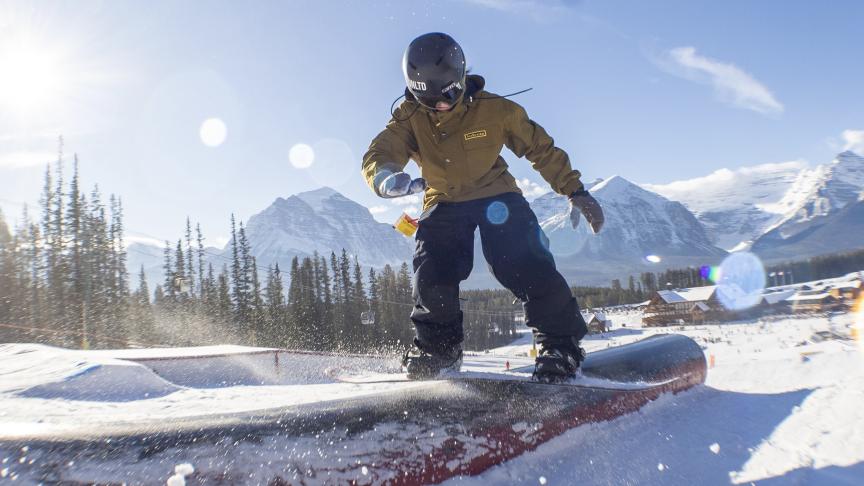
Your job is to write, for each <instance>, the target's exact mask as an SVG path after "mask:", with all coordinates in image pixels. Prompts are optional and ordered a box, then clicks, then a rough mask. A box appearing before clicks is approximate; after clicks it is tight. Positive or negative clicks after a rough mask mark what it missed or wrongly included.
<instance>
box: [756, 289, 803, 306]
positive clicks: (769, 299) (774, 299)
mask: <svg viewBox="0 0 864 486" xmlns="http://www.w3.org/2000/svg"><path fill="white" fill-rule="evenodd" d="M793 295H795V291H794V290H791V289H790V290H781V291H780V292H766V293H764V294H762V300H763V301H764V302H765V303H766V304H768V305H774V304H776V303H778V302H782V301H784V300H787V299H788V298H789V297H791V296H793Z"/></svg>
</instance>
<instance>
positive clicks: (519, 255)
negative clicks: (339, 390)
mask: <svg viewBox="0 0 864 486" xmlns="http://www.w3.org/2000/svg"><path fill="white" fill-rule="evenodd" d="M402 71H403V74H404V75H405V82H406V84H407V88H406V90H405V101H403V102H402V103H401V104H400V105H399V107H398V108H397V109H396V110H394V111H393V113H392V118H391V120H390V122H389V123H388V124H387V127H386V128H385V129H384V130H383V131H382V132H381V133H379V134H378V135H377V136H376V137H375V139H374V140H373V141H372V143H371V145H370V146H369V150H368V151H367V152H366V154H365V155H364V156H363V168H362V173H363V176H364V177H365V179H366V181H367V183H368V184H369V186H370V187H371V188H372V190H373V191H375V193H376V194H377V195H378V196H380V197H384V198H395V197H402V196H407V195H411V194H417V193H421V192H422V193H424V199H423V212H422V214H421V215H420V218H419V228H418V230H417V234H416V241H417V244H416V249H415V253H414V261H413V266H414V295H413V297H414V309H413V311H412V312H411V320H412V321H413V322H414V327H415V329H416V338H415V339H414V345H415V348H414V349H412V350H411V351H409V352H408V353H406V355H405V358H404V360H403V365H404V366H405V368H406V370H407V372H408V375H409V377H412V378H418V379H423V378H430V377H434V376H436V375H437V374H438V373H439V372H440V371H442V370H447V369H454V370H458V369H459V367H460V366H461V363H462V344H461V343H462V341H463V330H462V311H461V310H460V305H459V283H460V282H461V281H463V280H465V279H466V278H468V276H469V274H470V272H471V268H472V266H473V254H474V250H473V243H474V230H475V229H476V228H478V227H479V228H480V238H481V241H482V247H483V255H484V257H485V258H486V261H487V263H488V264H489V266H490V268H491V271H492V274H493V275H494V276H495V278H496V279H497V280H498V281H499V282H500V283H501V284H502V285H503V286H504V287H506V288H508V289H509V290H510V291H512V292H513V294H514V295H516V296H517V297H518V298H519V299H520V300H521V301H522V303H523V307H524V309H525V319H526V323H527V325H528V326H530V327H532V328H534V335H535V338H536V341H537V343H538V344H539V346H540V352H539V354H538V356H537V361H536V365H535V370H534V378H535V379H537V380H540V381H550V382H551V381H561V380H566V379H567V378H569V377H571V376H573V375H574V374H575V373H576V370H577V369H578V367H579V364H580V363H581V361H582V360H583V359H584V352H583V351H582V349H581V348H580V347H579V342H580V340H581V339H582V337H583V336H585V334H586V333H587V326H586V324H585V321H584V319H583V318H582V315H581V313H580V312H579V307H578V304H577V302H576V299H575V298H574V297H573V295H572V293H571V291H570V288H569V286H568V284H567V282H566V281H565V280H564V277H563V276H561V274H560V273H559V272H558V271H557V270H556V268H555V262H554V260H553V257H552V254H551V253H550V252H549V249H548V240H547V239H546V236H545V234H544V233H543V231H542V230H541V228H540V226H539V224H538V222H537V217H536V216H535V215H534V212H533V211H532V210H531V208H530V206H529V205H528V202H527V201H526V200H525V198H524V197H523V196H522V193H521V191H520V190H519V188H518V187H517V185H516V180H515V179H514V177H513V176H512V175H511V174H510V172H508V170H507V163H506V162H505V161H504V159H503V158H502V157H501V156H500V152H501V150H502V148H503V147H504V146H507V148H509V149H510V150H511V151H512V152H513V153H514V154H516V155H517V156H519V157H525V158H527V159H528V160H529V161H530V162H531V164H532V166H533V167H534V169H536V170H537V171H538V172H540V175H541V176H542V177H543V178H544V179H545V180H546V181H547V182H548V183H549V184H550V185H551V186H552V189H553V190H554V191H555V192H557V193H558V194H561V195H564V196H567V197H569V199H570V220H571V223H572V225H573V227H574V228H575V227H576V226H577V225H578V223H579V219H580V214H581V215H584V216H585V219H587V220H588V223H589V225H590V226H591V228H592V230H593V231H594V232H595V233H596V232H598V231H600V228H601V227H602V225H603V221H604V219H603V211H602V209H601V208H600V205H599V204H598V203H597V200H596V199H594V198H593V197H592V196H591V195H590V194H589V193H588V191H586V190H585V188H584V187H583V185H582V182H581V181H580V180H579V178H580V173H579V171H576V170H573V169H572V168H571V166H570V160H569V158H568V156H567V154H566V153H565V152H564V151H563V150H561V149H560V148H558V147H556V146H555V144H554V141H553V140H552V138H551V137H550V136H549V135H548V134H547V133H546V131H545V130H544V129H543V128H542V127H541V126H540V125H538V124H537V123H535V122H534V121H532V120H531V119H530V118H528V115H527V114H526V112H525V110H524V109H523V108H522V107H521V106H520V105H519V104H517V103H515V102H513V101H511V100H509V99H507V98H506V97H503V96H498V95H495V94H493V93H490V92H488V91H485V90H484V85H485V80H484V79H483V78H482V77H481V76H477V75H468V74H467V69H466V64H465V56H464V54H463V52H462V48H461V47H460V46H459V44H457V43H456V41H455V40H454V39H453V38H452V37H450V36H449V35H447V34H442V33H429V34H425V35H422V36H420V37H418V38H416V39H414V41H412V42H411V44H410V45H409V46H408V48H407V49H406V51H405V54H404V56H403V59H402ZM409 159H412V160H414V161H415V162H416V163H417V165H418V166H419V167H420V173H421V177H420V178H417V179H412V178H411V176H410V175H409V174H406V173H405V172H403V170H404V168H405V166H406V165H407V163H408V161H409Z"/></svg>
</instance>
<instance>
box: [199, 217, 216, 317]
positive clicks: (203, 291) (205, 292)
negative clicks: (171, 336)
mask: <svg viewBox="0 0 864 486" xmlns="http://www.w3.org/2000/svg"><path fill="white" fill-rule="evenodd" d="M195 232H196V233H197V240H198V298H199V299H201V301H202V302H205V303H206V302H207V301H209V300H210V296H209V294H210V292H212V289H213V287H212V285H210V283H211V281H212V280H213V267H212V266H210V268H209V269H208V278H207V281H205V280H204V234H203V233H202V232H201V223H197V224H196V225H195Z"/></svg>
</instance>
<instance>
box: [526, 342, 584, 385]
mask: <svg viewBox="0 0 864 486" xmlns="http://www.w3.org/2000/svg"><path fill="white" fill-rule="evenodd" d="M583 361H585V350H583V349H582V348H581V347H579V346H578V344H574V343H569V342H568V343H564V344H546V345H541V347H540V353H539V354H538V356H537V360H536V361H535V364H534V374H533V375H532V376H531V379H532V380H534V381H537V382H540V383H562V382H565V381H567V380H569V379H571V378H574V377H575V376H576V372H577V371H578V370H579V366H580V365H581V364H582V362H583Z"/></svg>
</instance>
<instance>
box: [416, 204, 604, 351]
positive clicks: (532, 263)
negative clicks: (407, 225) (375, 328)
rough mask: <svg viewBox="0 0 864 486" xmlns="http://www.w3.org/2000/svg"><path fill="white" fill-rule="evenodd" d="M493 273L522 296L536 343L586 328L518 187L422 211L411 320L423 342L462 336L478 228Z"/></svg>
mask: <svg viewBox="0 0 864 486" xmlns="http://www.w3.org/2000/svg"><path fill="white" fill-rule="evenodd" d="M477 227H479V228H480V239H481V242H482V245H483V256H484V257H485V258H486V262H487V263H488V264H489V267H490V268H491V270H492V274H493V275H494V276H495V278H496V279H497V280H498V281H499V282H500V283H501V285H503V286H504V287H506V288H507V289H509V290H510V291H511V292H513V294H515V295H516V297H518V298H519V299H520V300H521V301H522V305H523V308H524V309H525V320H526V323H527V325H528V326H530V327H532V328H534V334H535V336H536V338H537V342H538V343H549V344H552V343H553V342H554V341H556V340H560V341H567V342H571V341H572V340H573V339H575V340H577V341H578V340H580V339H582V337H583V336H585V334H586V333H587V332H588V329H587V326H586V324H585V320H584V319H583V318H582V314H581V313H580V312H579V306H578V304H577V303H576V299H575V297H573V294H572V293H571V292H570V287H569V286H568V285H567V282H566V281H565V280H564V277H563V276H561V274H560V273H559V272H558V270H557V269H556V268H555V261H554V259H553V258H552V254H551V253H550V252H549V249H548V239H547V238H546V235H545V234H544V233H543V230H542V229H541V228H540V225H539V224H538V223H537V217H536V216H535V215H534V212H533V211H532V210H531V207H530V206H529V205H528V202H527V201H526V200H525V198H524V197H522V195H521V194H517V193H504V194H500V195H497V196H493V197H489V198H484V199H477V200H474V201H466V202H458V203H439V204H437V205H435V206H433V207H431V208H429V209H428V210H426V211H425V212H424V213H423V215H421V217H420V226H419V228H418V230H417V236H416V239H417V247H416V250H415V252H414V310H413V311H412V312H411V320H412V321H413V322H414V326H415V328H416V330H417V342H418V345H419V346H420V348H421V349H423V350H425V351H427V352H430V353H439V352H442V351H443V350H445V349H447V348H449V347H451V346H453V345H456V344H458V343H461V342H462V340H463V330H462V311H461V310H460V306H459V283H460V282H461V281H463V280H465V279H466V278H468V275H469V274H470V273H471V269H472V267H473V264H474V230H475V229H476V228H477Z"/></svg>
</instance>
